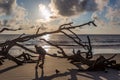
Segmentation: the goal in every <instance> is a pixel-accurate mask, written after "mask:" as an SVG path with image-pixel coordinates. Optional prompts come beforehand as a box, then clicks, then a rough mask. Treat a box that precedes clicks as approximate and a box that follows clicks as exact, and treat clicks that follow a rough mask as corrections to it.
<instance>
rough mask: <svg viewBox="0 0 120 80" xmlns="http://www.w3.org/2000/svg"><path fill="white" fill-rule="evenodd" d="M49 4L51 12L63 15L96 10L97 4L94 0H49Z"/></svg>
mask: <svg viewBox="0 0 120 80" xmlns="http://www.w3.org/2000/svg"><path fill="white" fill-rule="evenodd" d="M49 6H50V8H51V11H52V12H53V13H55V14H56V15H61V16H64V17H69V16H74V15H77V14H80V13H82V12H85V11H96V10H97V4H96V3H95V1H94V0H51V3H50V5H49Z"/></svg>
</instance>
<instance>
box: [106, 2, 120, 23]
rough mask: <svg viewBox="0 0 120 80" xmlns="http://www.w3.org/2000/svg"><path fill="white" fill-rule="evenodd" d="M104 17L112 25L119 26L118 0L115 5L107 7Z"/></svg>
mask: <svg viewBox="0 0 120 80" xmlns="http://www.w3.org/2000/svg"><path fill="white" fill-rule="evenodd" d="M105 17H106V18H107V19H108V20H109V21H110V23H111V24H113V25H120V0H116V4H114V5H112V6H108V10H107V14H106V15H105Z"/></svg>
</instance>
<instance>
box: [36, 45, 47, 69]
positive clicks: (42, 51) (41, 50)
mask: <svg viewBox="0 0 120 80" xmlns="http://www.w3.org/2000/svg"><path fill="white" fill-rule="evenodd" d="M35 49H36V52H37V54H39V57H38V62H37V64H36V67H35V68H36V69H38V66H39V67H40V68H43V65H44V60H45V54H46V53H47V52H46V51H45V49H44V48H42V47H41V46H37V45H35ZM40 60H41V61H42V63H41V64H40V65H39V62H40Z"/></svg>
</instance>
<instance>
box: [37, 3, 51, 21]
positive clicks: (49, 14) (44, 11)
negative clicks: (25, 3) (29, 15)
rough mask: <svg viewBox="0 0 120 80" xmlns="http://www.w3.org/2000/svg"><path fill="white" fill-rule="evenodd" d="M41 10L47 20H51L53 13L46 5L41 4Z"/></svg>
mask: <svg viewBox="0 0 120 80" xmlns="http://www.w3.org/2000/svg"><path fill="white" fill-rule="evenodd" d="M39 12H40V14H41V15H42V17H43V18H44V19H45V20H47V21H49V20H50V16H51V13H50V11H49V10H48V9H47V7H46V6H45V5H43V4H40V5H39Z"/></svg>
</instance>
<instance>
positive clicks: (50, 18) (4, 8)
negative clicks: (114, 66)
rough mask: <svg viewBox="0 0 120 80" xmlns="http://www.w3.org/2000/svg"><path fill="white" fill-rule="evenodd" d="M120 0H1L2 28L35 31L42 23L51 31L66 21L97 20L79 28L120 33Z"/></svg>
mask: <svg viewBox="0 0 120 80" xmlns="http://www.w3.org/2000/svg"><path fill="white" fill-rule="evenodd" d="M119 4H120V0H0V29H2V28H4V27H7V28H13V29H14V28H15V29H18V28H21V30H19V31H16V32H14V33H25V32H26V33H35V31H36V29H37V28H38V27H41V29H42V30H43V29H44V30H45V31H47V30H48V31H49V30H54V29H57V28H58V27H59V26H60V25H61V24H64V23H69V22H74V24H73V25H79V24H82V23H85V22H88V21H91V20H95V23H96V24H97V25H98V26H97V27H93V26H92V25H91V26H85V27H83V28H81V29H76V32H77V33H80V34H86V33H87V34H120V5H119ZM5 33H6V32H5ZM7 33H11V32H7ZM12 33H13V32H12Z"/></svg>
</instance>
